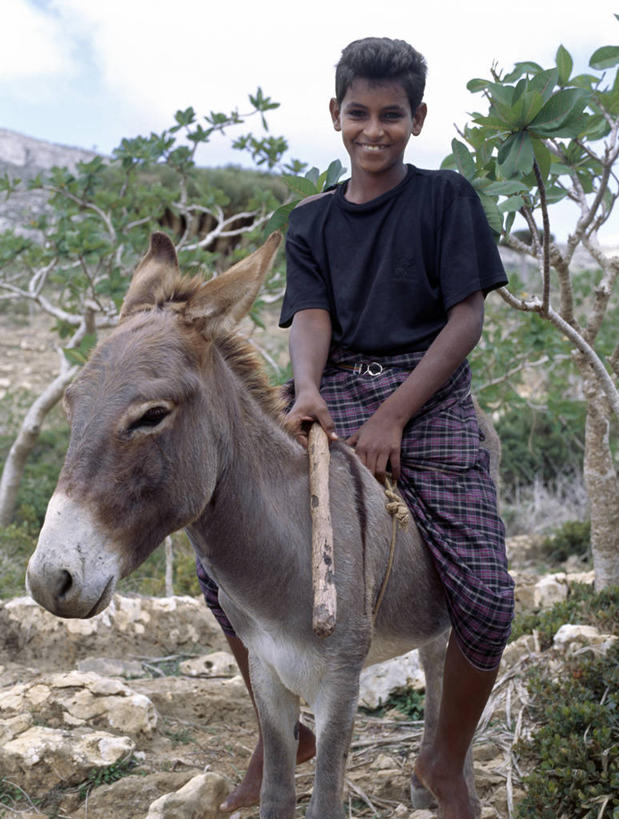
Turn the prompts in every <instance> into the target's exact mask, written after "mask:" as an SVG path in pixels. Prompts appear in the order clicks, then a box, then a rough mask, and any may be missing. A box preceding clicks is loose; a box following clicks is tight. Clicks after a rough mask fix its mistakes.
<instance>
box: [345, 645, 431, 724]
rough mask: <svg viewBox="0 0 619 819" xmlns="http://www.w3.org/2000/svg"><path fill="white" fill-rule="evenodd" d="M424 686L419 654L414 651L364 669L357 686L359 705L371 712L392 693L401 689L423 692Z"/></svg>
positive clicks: (424, 681)
mask: <svg viewBox="0 0 619 819" xmlns="http://www.w3.org/2000/svg"><path fill="white" fill-rule="evenodd" d="M425 685H426V680H425V676H424V673H423V668H422V667H421V662H420V660H419V652H418V651H417V650H416V649H415V650H414V651H409V652H408V654H403V655H402V656H401V657H396V658H395V659H393V660H387V661H386V662H384V663H376V665H371V666H369V667H368V668H364V669H363V671H362V672H361V680H360V686H359V705H361V706H363V707H364V708H369V709H372V710H373V709H374V708H378V707H379V706H380V705H382V704H383V703H385V702H386V701H387V700H388V699H389V696H390V695H391V694H392V693H393V692H394V691H398V690H399V689H402V688H414V689H415V690H416V691H423V690H424V688H425Z"/></svg>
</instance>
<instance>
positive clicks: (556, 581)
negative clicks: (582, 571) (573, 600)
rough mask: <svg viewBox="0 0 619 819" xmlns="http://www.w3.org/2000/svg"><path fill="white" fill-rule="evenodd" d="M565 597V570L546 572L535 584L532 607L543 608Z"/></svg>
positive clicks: (561, 600) (559, 601)
mask: <svg viewBox="0 0 619 819" xmlns="http://www.w3.org/2000/svg"><path fill="white" fill-rule="evenodd" d="M566 599H567V575H566V574H565V572H557V574H548V575H546V576H545V577H542V579H541V580H538V582H537V583H536V584H535V589H534V592H533V607H534V608H536V609H545V608H549V607H550V606H554V604H555V603H562V602H563V601H564V600H566Z"/></svg>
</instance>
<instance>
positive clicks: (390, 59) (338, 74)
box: [335, 37, 428, 114]
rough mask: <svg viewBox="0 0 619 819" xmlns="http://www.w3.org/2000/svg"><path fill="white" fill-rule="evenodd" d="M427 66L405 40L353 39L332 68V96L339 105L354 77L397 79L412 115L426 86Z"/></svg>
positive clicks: (389, 80) (376, 79) (387, 80)
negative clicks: (333, 72) (333, 69)
mask: <svg viewBox="0 0 619 819" xmlns="http://www.w3.org/2000/svg"><path fill="white" fill-rule="evenodd" d="M427 70H428V67H427V65H426V61H425V58H424V57H423V55H422V54H420V53H419V52H418V51H416V50H415V49H414V48H413V47H412V46H411V45H409V44H408V43H407V42H406V41H405V40H392V39H390V38H389V37H365V38H364V39H363V40H354V41H353V42H352V43H350V44H349V45H347V46H346V48H345V49H344V50H343V51H342V56H341V57H340V61H339V62H338V64H337V66H336V67H335V96H336V99H337V101H338V103H339V104H340V105H341V103H342V100H343V99H344V96H345V94H346V92H347V91H348V89H349V88H350V86H351V85H352V83H353V81H354V80H356V79H357V78H362V79H364V80H370V81H373V82H377V83H380V82H394V81H395V82H398V83H400V84H401V85H402V87H403V88H404V90H405V91H406V96H407V97H408V101H409V102H410V106H411V112H412V113H413V114H414V113H415V111H416V110H417V108H418V107H419V104H420V103H421V100H422V99H423V92H424V89H425V86H426V73H427Z"/></svg>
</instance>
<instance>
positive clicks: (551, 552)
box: [541, 520, 591, 563]
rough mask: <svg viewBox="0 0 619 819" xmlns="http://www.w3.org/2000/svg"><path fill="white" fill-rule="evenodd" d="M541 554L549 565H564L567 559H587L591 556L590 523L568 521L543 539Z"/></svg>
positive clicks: (586, 521)
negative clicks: (572, 557) (574, 557)
mask: <svg viewBox="0 0 619 819" xmlns="http://www.w3.org/2000/svg"><path fill="white" fill-rule="evenodd" d="M541 553H542V555H544V557H545V558H547V559H548V560H549V561H550V562H551V563H564V562H565V561H566V560H567V559H568V557H571V556H572V555H576V557H588V556H589V555H590V554H591V522H590V521H588V520H585V521H581V520H568V521H567V522H566V523H564V524H563V525H562V526H560V527H559V528H558V529H557V531H556V532H555V533H554V535H551V536H549V537H545V538H544V540H543V541H542V543H541Z"/></svg>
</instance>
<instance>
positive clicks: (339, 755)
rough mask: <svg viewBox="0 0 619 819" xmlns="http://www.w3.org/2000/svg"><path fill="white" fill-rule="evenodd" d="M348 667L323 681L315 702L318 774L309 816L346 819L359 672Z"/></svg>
mask: <svg viewBox="0 0 619 819" xmlns="http://www.w3.org/2000/svg"><path fill="white" fill-rule="evenodd" d="M360 672H361V669H360V668H359V669H357V671H356V672H355V673H351V672H350V670H347V671H346V672H345V673H342V671H341V669H340V670H339V671H338V672H337V674H333V675H329V678H328V679H325V680H323V682H322V684H321V686H320V691H319V694H318V697H317V699H316V702H315V703H314V716H315V720H316V773H315V777H314V790H313V792H312V798H311V800H310V803H309V806H308V809H307V813H306V814H305V816H306V819H344V816H345V813H344V808H343V804H342V802H343V798H344V795H343V790H344V773H345V769H346V757H347V756H348V749H349V747H350V740H351V736H352V729H353V723H354V719H355V713H356V710H357V700H358V697H359V674H360Z"/></svg>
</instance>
